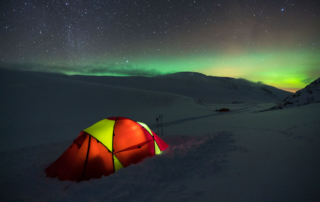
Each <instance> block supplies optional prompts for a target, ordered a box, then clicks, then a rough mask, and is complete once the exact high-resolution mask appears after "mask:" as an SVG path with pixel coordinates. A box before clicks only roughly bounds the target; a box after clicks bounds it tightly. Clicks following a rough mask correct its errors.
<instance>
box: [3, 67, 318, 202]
mask: <svg viewBox="0 0 320 202" xmlns="http://www.w3.org/2000/svg"><path fill="white" fill-rule="evenodd" d="M71 78H72V79H71ZM86 79H88V80H86ZM89 80H92V81H89ZM154 80H155V81H154ZM156 81H157V82H159V81H161V82H163V83H164V84H163V85H162V84H161V83H160V85H159V84H158V85H159V86H157V85H156V84H157V83H156ZM108 82H111V83H108ZM149 83H150V85H148V84H149ZM213 83H216V84H214V85H213ZM121 85H122V86H121ZM172 85H173V86H172ZM219 85H220V87H219ZM234 85H235V86H236V87H235V86H234ZM251 85H252V86H251ZM259 85H260V86H259ZM212 86H215V89H219V90H214V89H211V88H212ZM250 86H251V87H250ZM261 86H262V87H265V86H264V85H261V84H248V82H247V81H244V80H237V79H230V78H216V77H206V76H204V75H201V74H194V73H180V74H172V75H164V76H160V77H154V78H143V77H121V78H116V77H81V79H74V77H68V76H61V75H55V76H52V75H45V74H38V73H34V72H20V71H9V70H3V69H0V95H1V99H0V128H1V135H0V161H1V164H0V170H1V172H0V201H108V202H109V201H110V202H122V201H139V202H142V201H174V202H176V201H183V202H189V201H205V202H206V201H208V202H209V201H217V202H220V201H221V202H223V201H229V202H239V201H240V202H241V201H260V202H269V201H274V202H280V201H281V202H282V201H292V202H294V201H297V202H298V201H320V192H319V187H320V172H319V170H320V161H319V153H320V147H319V145H320V136H319V131H320V121H319V118H318V114H320V103H315V104H310V105H307V106H302V107H292V108H289V109H287V110H270V111H265V112H258V111H261V110H262V109H266V108H270V107H271V106H273V105H274V102H275V100H277V99H275V98H274V97H273V96H269V95H268V94H271V93H267V92H266V93H267V94H265V93H264V91H263V90H262V91H261V90H259V88H261ZM140 87H141V88H140ZM149 87H150V89H147V88H149ZM197 87H199V88H200V87H204V92H215V94H214V95H207V96H204V98H203V99H204V100H205V101H206V100H210V99H212V101H215V102H216V103H201V104H199V103H197V102H196V101H195V98H196V97H198V96H199V95H201V94H199V93H198V92H196V88H197ZM166 88H167V89H166ZM171 88H172V89H171ZM160 89H163V90H164V91H161V92H160ZM188 89H189V91H188ZM266 89H267V91H271V92H272V93H273V94H275V93H276V91H274V89H273V88H271V89H270V88H269V87H268V86H267V87H266ZM201 90H202V89H201ZM198 91H200V90H199V89H198ZM179 92H182V94H183V95H182V94H179ZM193 93H195V94H193ZM197 93H198V94H197ZM232 93H235V94H236V95H238V96H239V97H233V95H230V94H232ZM279 94H280V95H281V94H282V91H279ZM202 95H206V94H205V93H204V94H202ZM218 95H219V96H218ZM215 96H218V97H219V99H220V101H221V102H218V101H217V100H213V98H215ZM276 96H277V95H276ZM267 97H270V98H269V99H270V101H271V102H270V103H267V102H266V99H267ZM233 99H235V101H245V102H241V103H238V104H232V103H230V102H229V101H230V100H233ZM243 99H244V100H243ZM222 101H223V102H222ZM249 101H252V102H249ZM259 101H261V102H259ZM223 107H226V108H229V109H230V111H229V112H224V113H221V112H216V111H215V110H216V109H220V108H223ZM159 114H162V115H163V121H164V122H163V125H164V136H161V138H162V139H163V140H164V141H166V142H167V143H168V144H169V145H170V146H169V148H168V149H167V150H166V151H165V152H164V153H163V154H162V155H160V156H156V157H152V158H147V159H145V160H144V161H142V162H141V163H139V164H135V165H130V166H129V167H127V168H124V169H120V170H119V171H117V172H116V173H115V174H112V175H109V176H107V177H102V178H100V179H91V180H89V181H82V182H80V183H77V182H72V181H59V180H58V179H52V178H48V177H46V174H45V172H44V170H45V168H47V167H48V166H49V165H50V164H52V163H53V162H54V161H55V160H56V159H57V158H58V157H59V156H60V155H61V154H62V153H63V152H64V151H65V150H66V149H67V148H68V147H69V146H70V144H71V143H72V141H73V140H74V139H75V138H76V137H77V136H78V134H79V132H80V131H81V130H83V129H84V128H87V127H89V126H91V125H92V124H94V123H95V122H97V121H100V120H101V119H104V118H106V117H111V116H124V117H128V118H131V119H134V120H137V121H142V122H145V123H146V124H148V125H149V126H150V128H151V129H152V130H153V131H155V132H157V127H156V121H155V118H156V117H157V116H158V115H159ZM297 114H298V115H299V116H297Z"/></svg>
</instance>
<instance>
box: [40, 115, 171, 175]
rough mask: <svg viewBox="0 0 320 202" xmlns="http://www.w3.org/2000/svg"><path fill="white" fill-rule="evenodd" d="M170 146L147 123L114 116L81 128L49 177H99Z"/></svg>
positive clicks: (53, 166) (56, 162)
mask: <svg viewBox="0 0 320 202" xmlns="http://www.w3.org/2000/svg"><path fill="white" fill-rule="evenodd" d="M168 146H169V145H168V144H166V143H165V142H164V141H163V140H162V139H160V138H159V137H158V136H157V135H156V134H155V133H154V132H153V131H152V130H150V128H149V127H148V126H147V125H146V124H144V123H141V122H135V121H133V120H131V119H128V118H124V117H111V118H107V119H103V120H101V121H99V122H97V123H95V124H94V125H92V126H90V127H89V128H86V129H84V130H83V131H81V132H80V134H79V136H78V137H77V138H76V139H75V140H74V141H73V143H72V144H71V145H70V147H69V148H68V149H67V150H66V151H65V152H64V153H63V154H62V155H61V156H60V157H59V158H58V159H57V160H56V161H55V162H54V163H53V164H52V165H50V166H49V167H48V168H47V169H46V170H45V172H46V174H47V176H48V177H52V178H55V177H57V178H58V179H59V180H71V181H82V180H89V179H91V178H100V177H102V176H103V175H105V176H107V175H110V174H112V173H114V172H115V171H117V170H119V169H120V168H123V167H127V166H129V165H130V164H135V163H138V162H140V161H141V160H142V159H144V158H146V157H151V156H154V155H156V154H160V153H161V152H162V151H164V150H165V149H166V148H167V147H168Z"/></svg>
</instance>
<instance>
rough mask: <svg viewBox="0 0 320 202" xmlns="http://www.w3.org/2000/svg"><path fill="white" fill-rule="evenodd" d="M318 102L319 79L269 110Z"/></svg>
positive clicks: (319, 92) (319, 97)
mask: <svg viewBox="0 0 320 202" xmlns="http://www.w3.org/2000/svg"><path fill="white" fill-rule="evenodd" d="M317 102H320V78H318V79H317V80H315V81H313V82H312V83H310V84H309V85H307V86H306V87H305V88H304V89H301V90H299V91H297V92H296V93H295V94H293V95H290V96H288V97H286V98H285V99H284V100H283V101H282V102H280V103H279V104H277V105H276V106H274V107H272V108H271V109H283V108H287V107H296V106H302V105H307V104H311V103H317Z"/></svg>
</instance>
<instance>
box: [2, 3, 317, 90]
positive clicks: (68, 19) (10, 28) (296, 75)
mask: <svg viewBox="0 0 320 202" xmlns="http://www.w3.org/2000/svg"><path fill="white" fill-rule="evenodd" d="M0 4H1V5H0V13H1V17H0V24H1V27H0V29H1V31H0V37H1V45H0V60H1V61H0V66H1V67H4V68H10V69H20V70H30V71H43V72H54V73H64V74H68V75H74V74H80V75H97V76H101V75H116V76H137V75H139V76H155V75H160V74H167V73H174V72H182V71H194V72H200V73H203V74H206V75H210V76H223V77H234V78H244V79H247V80H250V81H254V82H262V83H265V84H268V85H272V86H275V87H278V88H282V89H285V90H288V91H293V92H294V91H296V90H298V89H301V88H303V87H305V86H306V85H307V84H309V83H310V82H311V81H313V80H315V79H316V78H318V77H319V76H320V46H319V44H320V6H319V1H318V0H274V1H271V0H202V1H201V0H198V1H194V0H104V1H103V0H99V1H98V0H70V1H67V0H33V1H32V0H24V1H22V0H10V1H9V0H2V1H1V3H0Z"/></svg>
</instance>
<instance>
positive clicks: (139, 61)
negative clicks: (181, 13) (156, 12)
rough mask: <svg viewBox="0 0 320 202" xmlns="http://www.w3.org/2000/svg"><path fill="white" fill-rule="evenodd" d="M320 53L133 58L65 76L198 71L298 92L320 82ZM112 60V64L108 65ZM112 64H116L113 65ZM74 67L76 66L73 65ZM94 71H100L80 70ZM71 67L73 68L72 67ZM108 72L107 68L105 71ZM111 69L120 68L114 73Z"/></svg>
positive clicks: (88, 63)
mask: <svg viewBox="0 0 320 202" xmlns="http://www.w3.org/2000/svg"><path fill="white" fill-rule="evenodd" d="M319 55H320V52H317V51H283V50H279V51H272V52H259V53H252V54H250V53H240V54H224V55H217V54H207V55H203V54H202V55H198V56H197V55H193V56H189V57H186V56H185V57H184V56H180V57H177V56H174V57H173V56H172V57H157V58H153V59H143V58H138V57H137V58H134V57H133V58H130V59H128V61H120V60H119V61H112V62H110V61H111V60H105V61H100V62H99V63H91V62H83V61H82V63H81V64H82V65H80V63H79V64H77V65H76V66H77V69H74V70H70V69H67V70H64V71H62V72H63V73H65V74H69V75H75V74H82V75H96V76H106V75H114V76H126V73H125V71H124V73H121V69H122V70H127V69H133V71H146V72H151V73H150V76H152V75H157V74H168V73H174V72H183V71H194V72H200V73H203V74H205V75H208V76H220V77H233V78H244V79H247V80H250V81H253V82H262V83H265V84H267V85H271V86H275V87H277V88H280V89H284V90H287V91H292V92H295V91H296V90H299V89H301V88H304V87H305V86H306V85H307V84H309V83H310V82H312V81H313V80H315V79H317V78H318V76H319V75H320V57H319ZM107 61H108V62H107ZM110 64H112V65H111V66H110ZM73 66H74V64H73ZM79 66H82V68H81V69H83V70H88V69H90V68H88V67H91V68H95V69H100V71H95V72H92V71H90V70H89V71H82V72H80V71H79ZM70 67H71V65H70ZM104 69H107V70H106V71H105V72H104ZM110 69H117V71H115V72H112V71H110Z"/></svg>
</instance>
